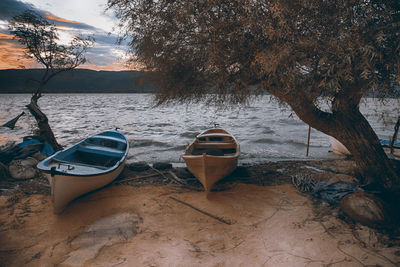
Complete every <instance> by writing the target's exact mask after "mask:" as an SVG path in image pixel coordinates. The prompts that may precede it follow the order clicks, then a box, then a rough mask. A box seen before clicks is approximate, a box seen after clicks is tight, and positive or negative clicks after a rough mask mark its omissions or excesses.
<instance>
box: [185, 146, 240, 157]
mask: <svg viewBox="0 0 400 267" xmlns="http://www.w3.org/2000/svg"><path fill="white" fill-rule="evenodd" d="M235 153H236V148H195V149H193V151H192V153H191V154H192V155H202V154H206V155H211V156H224V155H229V154H235Z"/></svg>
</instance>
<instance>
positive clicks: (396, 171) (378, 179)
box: [273, 91, 400, 192]
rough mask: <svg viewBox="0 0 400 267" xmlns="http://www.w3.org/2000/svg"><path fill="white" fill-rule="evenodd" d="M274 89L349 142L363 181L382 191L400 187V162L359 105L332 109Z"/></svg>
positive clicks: (314, 123) (308, 119) (304, 116)
mask: <svg viewBox="0 0 400 267" xmlns="http://www.w3.org/2000/svg"><path fill="white" fill-rule="evenodd" d="M273 93H274V94H275V96H277V97H278V98H280V99H282V100H284V101H285V102H287V103H288V104H289V105H290V106H291V107H292V109H293V111H294V112H295V113H296V114H297V116H298V117H299V118H300V119H301V120H302V121H304V122H305V123H307V124H308V125H309V126H311V127H312V128H314V129H317V130H318V131H321V132H323V133H325V134H327V135H330V136H333V137H335V138H336V139H337V140H339V141H340V142H341V143H342V144H343V145H345V146H346V148H347V149H348V150H349V151H350V153H352V155H353V157H354V161H355V163H356V164H357V167H358V171H359V173H360V174H361V176H362V178H363V180H362V181H361V182H362V183H363V184H365V185H370V187H372V188H374V189H376V190H380V191H391V192H394V191H398V192H399V191H400V164H399V162H397V161H396V160H391V159H389V158H388V157H387V155H386V153H385V152H384V150H383V148H382V146H381V144H380V142H379V138H378V136H377V135H376V133H375V132H374V130H373V129H372V127H371V125H370V124H369V123H368V121H367V120H366V119H365V117H364V116H363V115H362V114H361V112H360V111H359V109H358V105H355V104H353V105H350V104H343V105H341V109H340V110H337V111H336V112H333V113H330V112H324V111H321V110H320V109H319V108H318V107H316V106H315V105H313V104H310V103H312V102H311V101H310V100H309V99H307V97H305V96H304V95H303V94H299V95H295V96H294V95H285V94H282V93H281V92H279V91H274V92H273ZM353 102H354V101H353Z"/></svg>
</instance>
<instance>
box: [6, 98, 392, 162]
mask: <svg viewBox="0 0 400 267" xmlns="http://www.w3.org/2000/svg"><path fill="white" fill-rule="evenodd" d="M29 100H30V95H0V112H1V113H0V125H1V124H3V123H5V122H7V121H8V120H10V119H11V118H13V117H15V116H16V115H18V114H19V113H20V112H21V111H23V110H25V112H26V113H27V114H28V113H29V112H28V111H27V110H26V108H25V105H26V104H27V103H29ZM152 100H153V99H152V95H148V94H105V95H102V94H88V95H85V94H62V95H59V94H49V95H45V96H43V97H42V98H41V99H40V101H39V105H40V107H41V108H42V110H43V111H44V112H45V114H46V115H47V116H48V118H49V122H50V126H51V127H52V128H53V131H54V133H55V135H56V137H57V139H58V141H59V143H60V144H62V145H64V146H69V145H72V144H74V143H75V142H77V141H79V140H81V139H83V138H85V137H88V136H90V135H93V134H95V133H98V132H100V131H104V130H108V129H114V128H115V127H119V128H120V131H121V132H123V133H124V134H125V135H126V137H127V138H128V140H129V143H130V147H131V149H130V153H129V160H130V161H147V162H149V163H153V162H156V161H169V162H173V163H183V160H182V159H181V157H180V155H181V153H182V151H183V149H184V148H185V146H186V145H188V144H189V143H190V142H191V141H192V140H193V138H194V137H195V136H196V135H197V134H199V133H200V132H202V131H204V130H206V129H207V128H210V127H211V126H213V124H214V123H218V124H219V125H220V126H221V127H222V128H225V129H226V130H228V131H229V132H231V133H232V134H233V135H234V136H235V137H236V139H237V140H238V141H239V143H240V146H241V156H240V163H242V164H243V163H258V162H262V161H266V160H285V159H305V158H306V157H305V154H306V149H307V132H308V126H307V125H306V124H305V123H303V122H302V121H300V120H299V119H298V118H297V116H296V115H295V114H294V113H293V114H292V112H291V110H290V109H285V110H282V109H281V108H280V107H279V105H278V104H277V103H275V102H273V101H270V97H269V96H263V97H259V98H258V99H257V100H255V101H252V102H251V103H250V104H249V105H248V106H247V107H245V108H243V107H242V108H235V109H228V110H221V109H218V108H216V107H214V106H207V105H205V104H196V105H173V106H161V107H154V104H153V102H152ZM398 108H399V107H398V102H396V101H393V102H389V103H388V104H387V105H386V106H385V107H380V106H378V105H377V104H375V102H372V100H370V99H368V100H366V104H363V105H362V111H363V114H364V115H365V116H366V117H367V119H368V120H369V122H370V123H371V125H372V127H373V128H374V129H375V131H376V132H377V134H378V136H379V137H380V138H389V137H390V136H391V135H392V134H393V126H394V123H395V120H396V119H397V116H398ZM376 110H378V112H376ZM382 110H386V111H388V114H389V116H388V117H387V118H386V120H385V121H386V123H384V122H383V120H381V119H380V114H381V113H382V112H381V111H382ZM33 122H34V119H33V118H32V117H30V116H23V117H21V119H20V120H19V121H18V123H17V125H16V128H15V129H14V130H9V129H7V128H1V127H0V144H2V143H5V142H6V141H7V140H18V141H21V138H22V137H23V136H25V135H31V134H32V130H33V129H32V125H33ZM331 157H335V156H334V155H332V153H331V152H330V145H329V140H328V136H326V135H325V134H323V133H321V132H318V131H316V130H314V129H312V131H311V142H310V158H313V159H315V158H331Z"/></svg>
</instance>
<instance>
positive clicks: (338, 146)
mask: <svg viewBox="0 0 400 267" xmlns="http://www.w3.org/2000/svg"><path fill="white" fill-rule="evenodd" d="M379 141H380V142H381V145H382V147H383V150H384V151H385V152H386V154H387V155H388V157H389V158H393V159H397V160H400V142H399V141H395V142H394V144H393V153H391V152H390V141H389V140H388V139H380V140H379ZM329 142H330V143H331V147H332V151H333V153H335V154H337V155H344V156H350V155H351V153H350V151H349V150H348V149H347V148H346V147H345V146H344V145H343V144H342V143H341V142H339V141H338V140H337V139H335V138H333V137H332V136H329Z"/></svg>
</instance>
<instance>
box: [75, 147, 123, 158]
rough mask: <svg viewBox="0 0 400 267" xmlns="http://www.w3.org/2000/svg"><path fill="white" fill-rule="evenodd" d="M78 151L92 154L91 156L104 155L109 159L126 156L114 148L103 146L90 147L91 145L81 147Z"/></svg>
mask: <svg viewBox="0 0 400 267" xmlns="http://www.w3.org/2000/svg"><path fill="white" fill-rule="evenodd" d="M78 151H80V152H86V153H91V154H97V155H103V156H107V157H116V158H122V157H123V156H124V154H125V152H124V151H121V150H118V149H113V148H109V147H103V146H89V145H84V146H79V148H78Z"/></svg>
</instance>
